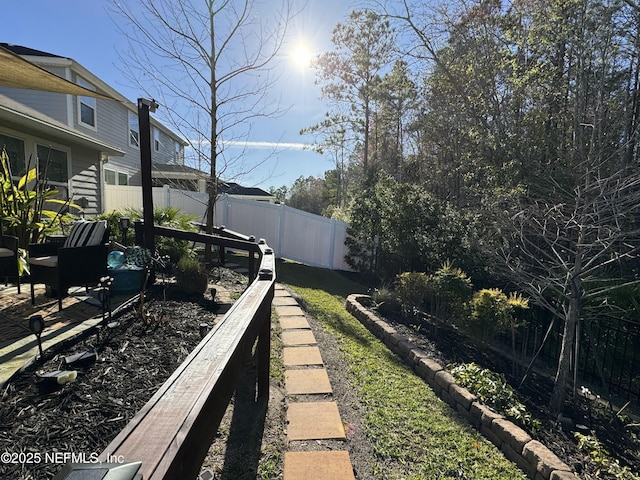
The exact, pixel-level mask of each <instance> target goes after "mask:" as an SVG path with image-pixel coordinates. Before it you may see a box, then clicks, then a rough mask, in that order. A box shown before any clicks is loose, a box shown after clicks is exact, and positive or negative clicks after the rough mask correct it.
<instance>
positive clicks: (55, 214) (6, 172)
mask: <svg viewBox="0 0 640 480" xmlns="http://www.w3.org/2000/svg"><path fill="white" fill-rule="evenodd" d="M29 163H31V162H29ZM44 169H45V172H44V173H43V174H42V175H39V174H38V170H37V169H36V167H31V166H30V165H29V167H28V169H27V173H25V175H24V176H22V177H21V178H20V179H19V180H18V182H17V183H16V182H14V180H13V177H12V175H13V174H12V171H11V162H10V159H9V155H7V152H6V150H5V149H4V148H2V150H0V221H2V222H3V227H4V233H6V234H8V235H14V236H16V237H18V240H19V246H20V248H23V249H26V248H27V247H28V245H29V243H38V242H40V241H41V240H42V239H43V238H44V236H45V235H46V234H48V233H51V232H53V231H55V230H56V229H57V228H58V224H60V225H62V221H63V220H67V221H68V220H69V219H70V218H71V216H70V215H69V214H67V213H62V212H66V211H67V210H68V207H73V208H75V209H78V210H81V207H80V206H78V205H75V204H73V203H71V202H70V201H68V200H60V199H58V198H55V196H56V195H58V193H59V192H58V190H56V189H54V188H53V187H51V186H50V185H49V184H48V182H47V181H46V180H45V179H43V178H42V177H44V178H46V163H45V167H44ZM54 206H55V207H56V208H53V207H54ZM21 266H24V262H22V263H21Z"/></svg>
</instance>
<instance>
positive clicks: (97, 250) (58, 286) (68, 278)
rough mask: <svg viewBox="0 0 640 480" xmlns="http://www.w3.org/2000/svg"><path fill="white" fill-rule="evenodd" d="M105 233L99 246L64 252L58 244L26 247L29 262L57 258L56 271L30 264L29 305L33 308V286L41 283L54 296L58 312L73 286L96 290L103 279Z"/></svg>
mask: <svg viewBox="0 0 640 480" xmlns="http://www.w3.org/2000/svg"><path fill="white" fill-rule="evenodd" d="M108 239H109V229H108V228H107V229H106V231H105V233H104V236H103V238H102V242H101V243H100V244H99V245H92V246H88V247H71V248H68V247H67V248H65V247H64V246H61V245H60V243H58V242H56V243H51V242H50V243H47V242H45V243H37V244H31V245H29V258H34V257H43V256H50V255H57V256H58V265H57V266H56V267H51V266H44V265H37V264H30V265H29V267H30V270H31V275H30V282H31V303H32V304H33V305H35V292H34V285H35V284H37V283H44V284H45V285H48V286H49V287H51V288H52V289H53V290H55V291H56V292H57V295H58V309H59V310H62V299H63V297H65V296H66V295H67V290H68V289H69V288H70V287H74V286H84V287H87V288H88V287H90V286H96V285H98V283H99V282H100V279H101V278H102V277H104V276H106V275H107V255H108V254H109V243H108Z"/></svg>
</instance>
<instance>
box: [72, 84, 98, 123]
mask: <svg viewBox="0 0 640 480" xmlns="http://www.w3.org/2000/svg"><path fill="white" fill-rule="evenodd" d="M76 83H77V84H78V85H80V86H81V87H84V88H86V89H88V90H95V87H94V86H93V85H91V84H90V83H89V82H87V81H86V80H85V79H84V78H82V77H80V76H78V77H76ZM83 105H86V106H87V107H88V108H90V109H92V110H93V123H94V124H93V125H91V124H90V123H85V122H83V121H82V106H83ZM77 110H78V125H82V126H83V127H86V128H89V129H91V130H93V131H96V130H97V129H98V100H97V99H96V98H94V97H83V96H80V95H78V108H77Z"/></svg>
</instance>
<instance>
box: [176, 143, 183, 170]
mask: <svg viewBox="0 0 640 480" xmlns="http://www.w3.org/2000/svg"><path fill="white" fill-rule="evenodd" d="M175 148H176V153H175V159H174V162H175V163H176V164H177V165H184V147H183V146H182V144H181V143H180V142H175Z"/></svg>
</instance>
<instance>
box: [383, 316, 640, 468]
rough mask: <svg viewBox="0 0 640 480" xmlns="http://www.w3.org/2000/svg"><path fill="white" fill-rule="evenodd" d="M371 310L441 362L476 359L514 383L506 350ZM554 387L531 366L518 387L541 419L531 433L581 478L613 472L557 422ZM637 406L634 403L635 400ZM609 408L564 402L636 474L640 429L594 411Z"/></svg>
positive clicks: (583, 401)
mask: <svg viewBox="0 0 640 480" xmlns="http://www.w3.org/2000/svg"><path fill="white" fill-rule="evenodd" d="M375 313H376V315H378V316H380V317H381V318H383V319H384V320H385V321H386V322H387V323H389V324H390V325H391V326H392V327H393V328H394V329H396V331H397V332H398V333H400V334H401V335H403V336H404V337H406V338H408V339H409V340H410V341H411V342H413V343H414V344H416V345H418V346H419V347H420V348H421V349H422V350H423V351H425V352H426V353H427V354H428V355H429V357H431V358H433V359H434V360H436V361H437V362H438V363H440V365H443V366H444V367H445V368H448V367H449V366H451V365H453V364H456V363H471V362H475V363H476V364H478V365H480V366H482V367H483V368H488V369H490V370H492V371H494V372H498V373H502V374H504V375H505V377H506V378H507V380H508V381H509V383H510V384H511V385H512V386H513V387H514V388H516V389H517V387H518V384H519V381H520V379H519V378H518V379H516V378H513V377H511V376H510V372H511V361H510V360H509V359H508V358H507V357H506V356H502V355H500V354H499V353H498V352H497V350H496V349H489V348H486V346H485V347H480V346H478V345H477V344H475V343H473V342H472V341H471V340H470V339H469V338H468V337H466V336H465V335H463V334H462V333H461V332H459V331H457V330H454V329H451V328H447V327H446V326H443V325H437V326H435V325H433V324H431V323H428V322H426V321H422V322H420V323H418V324H415V323H414V324H412V323H411V322H408V321H406V320H405V319H403V318H402V317H400V316H399V315H398V316H389V315H387V316H386V317H385V316H382V315H381V314H380V312H378V311H376V312H375ZM552 388H553V382H552V379H551V378H549V377H548V376H545V375H541V374H537V373H535V372H534V373H532V374H531V375H530V376H529V379H528V380H527V382H526V383H525V385H524V386H523V387H522V388H521V389H520V390H519V393H520V400H521V401H522V402H523V403H524V404H525V405H526V407H527V409H528V410H529V411H530V412H531V413H532V414H533V415H534V417H535V418H537V419H538V420H540V422H541V428H540V429H539V430H538V431H537V432H535V433H533V434H532V437H533V438H535V439H537V440H539V441H540V442H542V443H543V444H544V445H546V446H547V447H548V448H549V449H550V450H551V451H553V452H554V453H555V454H556V455H558V457H560V459H562V460H563V461H564V462H565V463H566V464H567V465H569V466H571V467H573V468H574V469H575V471H576V473H578V474H579V475H580V478H583V479H600V478H614V477H611V476H607V475H605V474H603V473H602V472H600V470H599V469H598V467H597V466H596V465H595V464H594V463H593V462H592V461H591V460H590V459H589V456H588V455H587V454H586V453H585V452H583V451H581V450H579V449H578V446H577V440H576V439H575V438H574V435H573V432H572V431H571V429H564V430H563V428H562V425H561V423H560V422H558V419H557V417H556V416H555V415H553V414H552V412H551V410H550V408H549V407H548V402H549V398H550V397H551V391H552ZM635 408H636V409H637V405H636V406H635ZM607 409H608V407H607V406H606V405H605V404H603V403H599V404H598V405H597V406H596V407H595V408H594V403H593V401H588V400H586V399H584V398H582V397H579V398H578V399H576V401H575V402H574V403H573V404H572V405H570V406H568V408H567V411H566V412H565V414H566V415H567V416H569V417H571V418H573V419H574V420H575V423H581V424H585V425H587V426H588V427H589V429H590V431H591V432H594V433H595V434H596V436H597V437H598V439H599V440H600V442H601V443H602V444H603V445H604V447H605V448H606V449H607V450H608V451H609V453H610V454H611V455H612V457H613V458H615V459H618V460H619V462H620V464H621V465H623V466H624V465H627V466H628V467H629V468H630V469H631V471H633V472H635V473H637V474H638V473H640V429H639V428H638V427H634V428H627V429H625V428H624V425H623V424H622V423H621V422H620V421H618V420H617V419H615V418H613V417H614V416H613V415H612V414H611V411H608V412H607V416H606V417H604V416H602V415H598V414H596V410H599V411H600V412H603V411H606V410H607ZM633 409H634V407H630V408H629V409H628V410H633ZM635 423H638V422H635ZM586 433H589V432H586Z"/></svg>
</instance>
